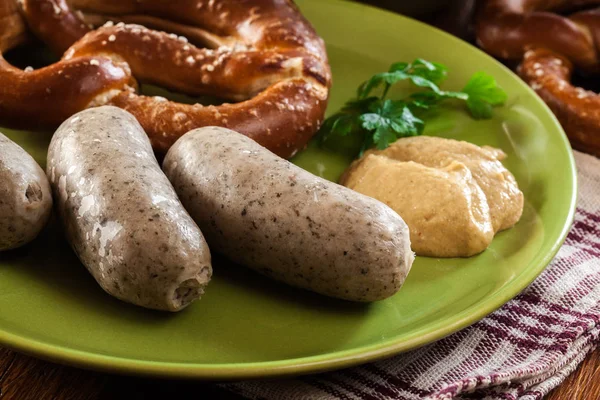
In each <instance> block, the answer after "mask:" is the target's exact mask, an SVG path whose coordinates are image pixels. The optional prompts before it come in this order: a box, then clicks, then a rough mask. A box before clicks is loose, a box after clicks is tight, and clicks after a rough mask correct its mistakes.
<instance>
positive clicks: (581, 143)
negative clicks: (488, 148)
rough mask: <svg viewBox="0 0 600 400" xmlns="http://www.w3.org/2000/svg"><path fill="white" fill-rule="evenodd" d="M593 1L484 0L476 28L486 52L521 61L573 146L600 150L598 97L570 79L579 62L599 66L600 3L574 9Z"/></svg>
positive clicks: (588, 68)
mask: <svg viewBox="0 0 600 400" xmlns="http://www.w3.org/2000/svg"><path fill="white" fill-rule="evenodd" d="M589 6H600V0H546V1H543V0H483V1H481V3H480V4H479V7H478V10H477V12H476V17H475V34H476V39H477V44H478V45H479V46H480V47H481V48H482V49H484V50H485V51H486V52H488V53H490V54H492V55H493V56H496V57H498V58H502V59H504V60H512V61H519V62H520V64H519V66H518V67H517V71H518V73H519V75H520V76H521V77H522V78H523V79H524V80H525V81H526V82H527V83H528V84H529V85H530V86H531V87H532V89H534V90H535V91H536V92H537V94H538V95H539V96H540V97H541V98H542V99H543V100H544V101H545V102H546V104H548V106H549V107H550V108H551V109H552V111H553V112H554V114H555V115H556V116H557V118H558V119H559V121H560V123H561V124H562V126H563V128H564V129H565V131H566V133H567V136H568V137H569V139H570V141H571V144H572V145H573V147H574V148H576V149H579V150H582V151H585V152H588V153H592V154H595V155H597V156H600V97H598V95H597V94H596V93H594V92H592V91H588V90H584V89H582V88H580V87H575V86H573V85H572V84H571V77H572V75H573V70H574V68H575V67H577V68H578V69H579V70H580V71H582V72H584V73H587V74H593V73H598V72H600V8H595V9H591V10H584V11H577V12H572V13H570V12H571V11H572V10H577V9H581V8H582V7H589ZM558 13H561V14H558ZM562 14H566V16H563V15H562Z"/></svg>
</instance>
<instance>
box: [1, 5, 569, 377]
mask: <svg viewBox="0 0 600 400" xmlns="http://www.w3.org/2000/svg"><path fill="white" fill-rule="evenodd" d="M320 2H325V3H338V4H339V3H341V2H342V0H320ZM344 3H345V4H344V6H345V7H350V8H355V9H359V10H365V9H367V10H368V12H369V13H375V14H378V17H379V18H387V19H388V20H390V21H391V22H396V23H402V22H407V21H408V22H409V23H411V24H417V25H419V26H421V27H422V28H424V29H432V30H436V31H437V32H438V34H439V35H441V36H445V37H446V39H447V40H449V41H451V42H452V43H453V44H454V45H456V46H457V47H463V48H470V49H471V50H470V51H476V52H478V53H479V54H480V55H481V56H482V57H486V58H488V59H491V60H492V61H493V62H495V63H496V64H498V65H499V66H500V67H501V69H504V70H505V71H506V72H508V73H509V74H512V75H513V76H514V73H513V72H512V71H511V70H509V69H508V68H506V67H505V66H504V65H502V64H501V63H499V62H498V61H496V60H494V59H493V58H492V57H490V56H488V55H487V54H485V53H484V52H482V51H481V50H479V49H477V48H475V47H473V46H471V45H470V44H468V43H466V42H464V41H462V40H460V39H458V38H456V37H454V36H452V35H450V34H448V33H446V32H444V31H441V30H439V29H437V28H434V27H431V26H429V25H427V24H424V23H422V22H419V21H415V20H413V19H411V18H408V17H405V16H402V15H399V14H395V13H392V12H389V11H385V10H381V9H379V8H376V7H370V6H366V5H364V4H358V3H354V2H344ZM515 79H519V78H518V77H516V76H515ZM521 84H522V85H523V86H524V87H526V88H527V90H528V91H529V93H530V94H531V95H532V96H534V97H535V101H536V102H538V103H540V104H541V105H542V106H543V108H545V109H546V110H547V112H548V114H549V117H550V118H551V119H552V121H553V123H554V124H555V125H556V126H557V128H558V129H559V130H560V131H561V132H562V127H561V126H560V124H559V122H558V120H557V119H556V117H555V116H554V114H553V113H552V112H551V111H550V109H549V108H548V107H547V106H546V104H545V103H543V101H542V100H541V99H540V98H539V97H537V95H536V94H535V92H534V91H533V90H532V89H531V88H529V87H528V86H527V85H526V84H525V83H522V82H521ZM556 139H557V140H561V141H562V145H564V147H565V148H567V149H569V150H570V149H571V146H570V144H569V141H568V140H567V137H566V135H561V136H560V138H556ZM568 161H569V167H570V172H571V174H570V178H571V182H570V183H571V196H570V201H569V212H568V217H567V220H566V221H565V224H564V226H563V228H562V230H561V233H560V235H559V237H558V238H557V239H556V240H555V241H554V243H553V244H552V246H551V248H550V251H549V252H547V253H546V254H545V255H543V256H542V257H541V258H540V259H538V260H537V263H535V264H536V265H537V268H530V269H528V270H527V271H525V273H524V274H522V275H521V276H520V279H519V280H517V281H515V282H513V284H512V285H507V286H505V287H503V288H502V289H501V290H499V291H498V292H497V293H496V294H495V295H494V296H492V297H490V298H489V299H487V301H486V302H485V303H481V304H478V305H477V308H476V310H471V309H467V310H465V311H463V312H462V313H459V314H457V315H456V316H455V318H454V319H453V321H452V322H451V323H449V324H447V325H445V326H442V327H440V328H438V329H435V330H431V331H430V332H429V333H426V334H423V335H421V336H419V337H416V338H413V339H411V340H402V341H398V340H391V341H389V342H383V343H380V344H377V345H371V346H363V347H358V348H354V349H352V350H346V351H339V352H333V353H328V354H326V355H321V356H311V357H304V358H296V359H289V360H281V361H272V362H257V363H244V364H222V365H221V366H215V364H209V365H206V364H196V363H168V362H153V361H135V360H130V359H126V358H120V357H112V356H103V355H98V354H90V353H88V352H84V351H78V350H72V349H69V348H66V347H63V346H52V345H47V344H45V343H42V342H39V341H34V340H29V339H23V338H21V337H20V336H17V335H13V334H10V333H8V332H6V331H4V330H1V329H0V343H1V344H2V345H3V346H5V347H8V348H11V349H14V350H16V351H19V352H22V353H25V354H29V355H32V356H34V357H37V358H41V359H45V360H48V361H52V362H59V363H62V364H65V365H70V366H75V367H80V368H85V369H92V370H96V371H104V372H112V373H122V374H127V375H137V376H150V377H160V378H180V379H203V380H239V379H252V378H267V377H270V378H272V377H284V376H292V375H300V374H307V373H319V372H324V371H330V370H335V369H340V368H347V367H351V366H355V365H358V364H363V363H367V362H370V361H375V360H379V359H382V358H387V357H391V356H394V355H396V354H399V353H401V352H404V351H408V350H413V349H415V348H418V347H420V346H423V345H426V344H429V343H431V342H434V341H436V340H439V339H441V338H443V337H446V336H448V335H450V334H452V333H454V332H457V331H459V330H461V329H463V328H465V327H467V326H469V325H472V324H473V323H475V322H477V321H479V320H480V319H482V318H484V317H485V316H486V315H488V314H490V313H492V312H493V311H495V310H497V309H498V308H500V307H501V306H502V305H504V304H505V303H506V302H508V301H509V300H511V299H512V298H514V297H515V296H516V295H517V294H519V293H520V292H521V291H522V290H523V289H524V288H525V287H527V286H528V285H529V284H530V283H531V282H533V281H534V280H535V278H536V277H537V276H539V274H540V273H541V272H542V271H543V270H544V269H545V268H546V266H547V265H548V264H549V263H550V261H552V259H553V258H554V256H555V255H556V253H557V252H558V250H559V249H560V247H561V245H562V244H563V242H564V241H565V239H566V237H567V234H568V233H569V230H570V227H571V224H572V222H573V218H574V216H575V207H576V201H577V172H576V166H575V159H574V157H573V153H572V151H569V152H568ZM217 365H218V364H217Z"/></svg>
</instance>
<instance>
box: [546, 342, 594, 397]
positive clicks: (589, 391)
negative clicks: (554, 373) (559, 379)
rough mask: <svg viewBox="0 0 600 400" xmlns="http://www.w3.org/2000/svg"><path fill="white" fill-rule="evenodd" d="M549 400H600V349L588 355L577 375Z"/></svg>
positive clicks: (558, 389)
mask: <svg viewBox="0 0 600 400" xmlns="http://www.w3.org/2000/svg"><path fill="white" fill-rule="evenodd" d="M546 399H547V400H597V399H600V349H596V350H595V351H593V352H592V353H590V354H589V355H588V357H587V358H586V359H585V361H584V362H583V363H581V365H580V366H579V368H578V369H577V371H575V373H573V374H571V375H569V376H568V377H567V379H565V381H564V382H563V383H562V384H561V385H560V386H559V387H558V388H556V389H555V390H554V391H553V392H551V393H550V394H549V395H548V396H547V397H546Z"/></svg>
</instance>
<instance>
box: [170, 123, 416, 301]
mask: <svg viewBox="0 0 600 400" xmlns="http://www.w3.org/2000/svg"><path fill="white" fill-rule="evenodd" d="M163 169H164V171H165V173H166V174H167V177H168V178H169V179H170V180H171V182H172V183H173V186H174V187H175V191H176V192H177V193H178V195H179V197H180V199H181V201H182V203H183V204H184V206H185V207H186V209H187V210H188V211H189V213H190V215H191V216H192V218H194V220H195V221H196V223H198V226H200V228H201V229H202V232H203V233H204V234H205V236H206V240H207V241H208V243H209V245H210V246H211V249H212V250H213V251H217V252H220V253H222V254H224V255H225V256H226V257H228V258H230V259H232V260H233V261H236V262H238V263H240V264H243V265H246V266H248V267H251V268H253V269H255V270H256V271H258V272H260V273H263V274H265V275H267V276H269V277H272V278H274V279H277V280H280V281H283V282H286V283H288V284H290V285H293V286H297V287H301V288H305V289H309V290H313V291H315V292H318V293H321V294H325V295H329V296H333V297H338V298H342V299H347V300H353V301H374V300H380V299H384V298H386V297H389V296H391V295H393V294H394V293H396V292H397V291H398V289H400V286H401V285H402V283H403V282H404V279H405V278H406V275H407V274H408V271H409V270H410V267H411V265H412V261H413V258H414V255H413V253H412V251H411V250H410V239H409V234H408V227H407V226H406V224H405V223H404V221H403V220H402V219H401V218H400V216H399V215H398V214H396V213H395V212H394V211H393V210H392V209H390V208H389V207H388V206H386V205H385V204H383V203H381V202H379V201H377V200H375V199H372V198H369V197H367V196H364V195H362V194H359V193H357V192H354V191H352V190H350V189H348V188H345V187H343V186H340V185H337V184H335V183H332V182H329V181H326V180H324V179H321V178H319V177H316V176H314V175H312V174H311V173H309V172H307V171H305V170H303V169H301V168H299V167H297V166H295V165H294V164H292V163H290V162H288V161H286V160H284V159H282V158H279V157H278V156H276V155H275V154H273V153H271V152H270V151H268V150H266V149H265V148H263V147H261V146H260V145H258V144H257V143H256V142H254V141H253V140H251V139H249V138H247V137H246V136H244V135H241V134H239V133H236V132H234V131H231V130H228V129H224V128H218V127H206V128H199V129H195V130H193V131H190V132H189V133H187V134H186V135H184V136H183V137H182V138H180V139H179V140H178V141H177V142H176V143H175V145H174V146H173V147H172V148H171V149H170V151H169V152H168V153H167V156H166V158H165V160H164V163H163Z"/></svg>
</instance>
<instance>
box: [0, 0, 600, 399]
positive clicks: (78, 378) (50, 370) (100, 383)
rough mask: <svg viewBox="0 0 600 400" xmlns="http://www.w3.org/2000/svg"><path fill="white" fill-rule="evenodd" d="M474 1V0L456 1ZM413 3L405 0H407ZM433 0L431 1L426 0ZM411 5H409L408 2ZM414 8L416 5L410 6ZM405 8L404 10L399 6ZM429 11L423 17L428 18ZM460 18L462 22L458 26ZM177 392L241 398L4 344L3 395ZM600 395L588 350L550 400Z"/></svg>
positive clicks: (460, 29)
mask: <svg viewBox="0 0 600 400" xmlns="http://www.w3.org/2000/svg"><path fill="white" fill-rule="evenodd" d="M454 1H455V3H458V2H460V3H461V4H466V5H472V4H473V2H474V0H454ZM368 2H370V3H374V4H378V5H384V6H386V5H391V7H396V8H397V7H398V4H400V6H402V2H396V1H385V0H368ZM409 3H410V4H412V2H407V3H405V4H409ZM428 3H429V2H428ZM410 4H409V5H410ZM410 8H411V11H414V10H415V7H413V6H410ZM464 10H465V9H464V7H463V6H462V5H461V6H458V7H456V8H455V9H454V12H455V18H448V16H449V13H445V14H444V20H442V21H441V24H443V25H446V26H445V27H446V28H448V29H447V30H450V31H454V33H458V34H461V33H464V32H465V24H464V21H466V20H467V19H468V12H465V11H464ZM395 11H403V10H397V9H396V10H395ZM427 18H428V16H425V18H423V19H425V20H426V19H427ZM457 21H459V24H458V25H457V23H456V22H457ZM174 393H177V394H178V396H181V397H184V398H187V397H190V398H191V397H192V396H194V398H220V399H225V400H228V399H229V400H240V399H241V398H240V397H239V396H236V395H233V394H231V393H229V392H226V391H223V390H221V389H219V388H218V387H217V386H215V385H214V384H211V383H198V382H189V381H167V380H158V379H142V378H134V377H124V376H116V375H109V374H104V373H97V372H92V371H86V370H81V369H77V368H72V367H67V366H62V365H57V364H53V363H49V362H46V361H41V360H37V359H35V358H32V357H29V356H26V355H23V354H19V353H16V352H14V351H11V350H8V349H5V348H0V399H1V400H13V399H14V400H49V399H52V400H97V399H120V398H127V399H130V400H136V399H145V398H149V397H152V398H154V397H156V398H171V397H172V395H173V394H174ZM594 399H600V349H598V350H596V351H594V352H592V353H590V354H589V355H588V357H587V358H586V360H585V361H584V362H583V363H582V364H581V365H580V366H579V368H578V369H577V371H576V372H575V373H573V374H572V375H571V376H569V377H568V378H567V380H565V382H563V383H562V384H561V385H560V386H559V387H558V388H557V389H556V390H554V391H553V392H552V393H551V394H550V395H549V396H547V400H594Z"/></svg>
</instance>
